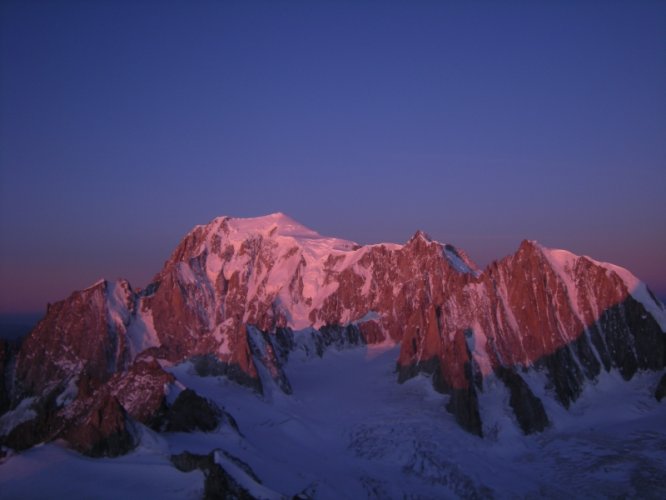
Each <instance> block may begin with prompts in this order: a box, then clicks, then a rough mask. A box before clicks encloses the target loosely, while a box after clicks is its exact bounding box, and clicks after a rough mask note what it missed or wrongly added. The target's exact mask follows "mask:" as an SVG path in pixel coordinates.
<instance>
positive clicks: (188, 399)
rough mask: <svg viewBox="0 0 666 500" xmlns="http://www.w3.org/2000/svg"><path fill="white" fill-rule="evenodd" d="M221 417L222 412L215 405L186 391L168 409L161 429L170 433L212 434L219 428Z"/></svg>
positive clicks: (192, 392) (189, 390)
mask: <svg viewBox="0 0 666 500" xmlns="http://www.w3.org/2000/svg"><path fill="white" fill-rule="evenodd" d="M221 416H222V410H220V409H219V408H218V407H217V405H216V404H215V403H213V402H212V401H209V400H208V399H206V398H202V397H201V396H199V395H198V394H197V393H196V392H194V391H193V390H192V389H185V390H184V391H182V392H181V393H180V394H179V395H178V397H177V398H176V400H175V401H174V402H173V405H172V406H171V407H170V408H169V409H168V411H167V413H166V415H165V419H164V420H165V422H164V424H163V425H162V426H161V428H162V429H164V430H166V431H168V432H191V431H195V430H201V431H204V432H210V431H212V430H215V429H216V428H217V426H218V424H219V421H220V418H221Z"/></svg>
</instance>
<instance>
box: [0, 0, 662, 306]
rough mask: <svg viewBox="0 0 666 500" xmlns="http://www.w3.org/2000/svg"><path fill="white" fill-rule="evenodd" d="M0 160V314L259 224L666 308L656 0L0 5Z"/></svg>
mask: <svg viewBox="0 0 666 500" xmlns="http://www.w3.org/2000/svg"><path fill="white" fill-rule="evenodd" d="M0 169H1V170H0V172H1V173H0V312H18V311H43V310H44V308H45V305H46V302H47V301H55V300H59V299H62V298H64V297H66V296H67V295H68V294H69V293H70V292H71V291H72V290H74V289H80V288H83V287H86V286H88V285H90V284H91V283H92V282H94V281H96V280H97V279H98V278H100V277H107V278H111V279H113V278H117V277H126V278H128V279H129V280H130V282H131V283H132V284H133V285H134V286H135V287H141V286H145V285H146V284H147V283H148V281H149V280H150V278H151V277H152V276H153V275H154V274H155V273H157V272H158V271H159V269H160V267H161V266H162V264H163V262H164V260H165V259H166V258H167V257H168V256H169V254H170V252H171V251H172V249H173V248H174V247H175V245H176V244H177V243H178V241H179V240H180V238H181V237H182V236H183V235H184V234H185V233H186V232H187V231H188V230H189V229H190V228H191V227H192V226H194V225H196V224H200V223H206V222H208V221H209V220H210V219H212V218H213V217H215V216H217V215H223V214H225V215H235V216H256V215H261V214H266V213H270V212H275V211H282V212H285V213H287V214H289V215H290V216H292V217H293V218H295V219H297V220H299V221H300V222H302V223H304V224H305V225H308V226H310V227H312V228H313V229H315V230H317V231H319V232H320V233H322V234H329V235H334V236H339V237H344V238H348V239H352V240H356V241H358V242H359V243H374V242H380V241H393V242H399V243H401V242H404V241H406V240H407V239H408V238H409V237H410V236H411V235H412V234H413V233H414V232H415V231H416V229H419V228H420V229H423V230H425V231H427V232H429V233H430V234H431V235H432V236H433V237H434V238H436V239H438V240H440V241H443V242H451V243H453V244H455V245H457V246H459V247H462V248H463V249H465V250H466V251H467V252H468V253H469V254H470V255H471V256H472V258H474V259H475V260H476V261H477V262H479V263H480V264H484V265H485V264H486V263H488V262H489V261H490V260H492V259H495V258H501V257H503V256H504V255H507V254H509V253H511V252H513V251H515V249H516V248H517V247H518V245H519V243H520V241H521V240H522V239H524V238H528V239H536V240H539V241H540V242H541V243H543V244H544V245H546V246H552V247H559V248H567V249H570V250H571V251H574V252H576V253H580V254H587V255H590V256H592V257H594V258H596V259H599V260H607V261H611V262H615V263H617V264H620V265H622V266H625V267H627V268H629V269H631V270H632V271H633V272H634V273H635V274H637V275H638V276H639V277H640V278H641V279H643V280H645V281H647V282H648V284H649V285H650V286H651V287H652V288H653V289H654V290H655V291H657V293H659V294H660V295H662V296H666V196H665V188H666V2H663V1H655V2H646V1H626V2H613V1H608V2H606V1H603V2H602V1H594V2H586V1H573V0H572V1H557V2H555V1H553V2H547V1H544V2H528V1H525V2H475V1H471V2H470V1H461V2H443V1H442V2H439V1H438V2H419V1H405V2H384V1H373V2H359V1H339V2H333V1H328V2H326V1H321V2H320V1H308V2H288V1H277V2H252V1H249V2H245V1H244V2H219V1H215V2H205V1H197V2H185V1H182V2H166V1H164V2H163V1H153V2H146V1H115V2H113V1H94V2H86V1H74V2H67V1H58V2H47V1H30V0H28V1H25V0H21V1H8V0H4V1H3V2H1V3H0Z"/></svg>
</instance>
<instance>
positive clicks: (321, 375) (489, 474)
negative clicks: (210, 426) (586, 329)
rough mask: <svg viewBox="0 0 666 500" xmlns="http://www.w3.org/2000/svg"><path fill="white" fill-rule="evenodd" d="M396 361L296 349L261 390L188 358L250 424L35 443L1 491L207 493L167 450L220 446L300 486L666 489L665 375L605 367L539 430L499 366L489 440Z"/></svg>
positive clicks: (372, 493)
mask: <svg viewBox="0 0 666 500" xmlns="http://www.w3.org/2000/svg"><path fill="white" fill-rule="evenodd" d="M396 358H397V351H396V350H395V349H393V348H389V347H383V348H357V349H353V350H347V351H339V352H338V351H327V352H326V353H325V355H324V357H323V359H319V358H311V357H307V356H305V355H304V354H303V353H301V352H296V353H294V354H293V355H292V358H291V359H290V361H289V363H288V364H287V367H286V371H287V375H288V377H289V380H290V381H291V384H292V387H293V391H294V393H293V395H291V396H287V395H285V394H283V393H282V392H280V390H279V389H277V388H275V387H274V386H271V385H270V384H268V383H267V384H265V386H266V387H267V393H266V394H265V395H264V396H261V397H260V396H257V395H255V394H253V393H252V392H250V391H249V390H247V389H245V388H242V387H239V386H237V385H235V384H233V383H231V382H229V381H227V380H226V379H223V378H215V377H209V378H200V377H197V376H196V375H194V374H193V373H192V371H191V367H190V365H189V364H187V363H186V364H183V365H180V366H177V367H175V368H173V373H174V374H175V375H176V376H177V377H178V378H179V379H180V380H181V381H182V382H183V383H184V384H185V385H187V386H188V387H191V388H193V389H195V390H196V391H197V392H199V393H200V394H202V395H205V396H207V397H209V398H211V399H214V400H215V401H216V402H218V404H219V405H220V406H224V407H225V409H226V410H227V411H228V412H229V413H231V414H232V415H233V416H234V417H235V418H236V420H237V422H238V424H239V427H240V432H241V434H238V433H237V432H235V431H234V430H233V429H231V428H230V427H228V426H226V427H222V428H220V429H219V430H218V431H217V432H215V433H212V434H204V433H194V434H182V433H176V434H166V435H157V434H155V433H153V432H151V431H149V430H147V429H143V430H142V431H141V432H142V440H141V443H142V444H141V446H140V447H139V448H138V449H137V450H136V451H135V452H133V453H132V454H130V455H127V456H125V457H121V458H118V459H100V460H93V459H88V458H84V457H82V456H80V455H78V454H76V453H73V452H71V451H69V450H66V449H64V448H63V447H62V446H60V445H59V444H50V445H44V446H40V447H36V448H33V449H32V450H29V451H27V452H25V453H22V454H20V455H16V456H13V457H10V458H9V459H7V460H6V461H5V462H4V463H2V464H1V465H0V498H47V497H48V498H54V497H69V498H92V497H94V498H119V497H122V498H198V497H200V496H201V494H202V490H203V474H202V473H201V472H198V471H195V472H190V473H182V472H179V471H178V470H176V469H175V468H174V467H172V466H171V464H170V462H169V458H168V457H169V455H171V454H174V453H179V452H181V451H184V450H188V451H191V452H194V453H206V454H207V453H209V452H210V451H212V450H213V449H216V448H219V449H222V450H224V451H226V452H228V453H230V454H232V455H234V456H236V457H238V458H240V459H241V460H243V461H244V462H246V463H248V464H249V465H250V466H251V467H252V469H253V470H254V472H256V474H257V475H258V476H259V477H260V478H261V479H262V481H263V487H261V488H259V489H258V490H255V491H266V492H270V491H277V492H280V493H282V494H284V495H287V496H289V497H291V495H294V494H296V493H299V492H306V493H307V494H309V495H311V496H312V497H314V498H331V499H333V498H335V499H340V498H403V497H408V498H446V497H500V498H503V497H516V496H518V497H542V496H546V497H563V496H565V495H569V496H571V495H573V496H575V497H589V496H591V497H609V496H625V495H627V496H632V497H641V498H665V497H666V483H664V481H663V478H664V477H666V428H664V426H663V423H664V422H665V421H666V402H662V403H661V404H659V403H657V402H656V400H655V399H654V397H653V396H652V394H653V389H654V386H655V385H656V382H657V380H658V378H659V376H660V374H644V375H641V376H637V377H635V378H634V379H633V380H632V381H630V382H624V381H622V380H621V379H620V378H619V377H616V376H615V375H607V374H604V375H602V377H601V379H600V380H599V381H598V383H597V384H596V385H594V386H589V387H588V388H587V389H586V392H585V393H584V395H583V396H582V397H581V398H580V399H579V400H578V401H577V402H576V403H575V404H574V405H572V407H571V409H570V410H569V412H567V411H566V410H564V409H563V408H561V407H559V405H558V404H557V403H550V404H551V406H549V407H548V408H547V410H548V414H549V415H550V416H551V418H552V419H553V420H554V425H553V427H551V428H550V429H549V430H547V431H546V432H545V433H543V434H540V435H535V436H530V437H525V436H522V435H521V434H520V433H519V431H518V429H517V426H516V424H515V423H514V422H513V421H512V417H511V413H510V412H508V410H507V407H508V394H506V392H505V391H504V389H503V385H502V384H500V383H495V381H494V380H493V378H492V377H490V378H489V379H487V380H486V381H485V384H486V386H485V390H484V392H483V393H482V394H481V395H480V404H481V405H482V406H483V407H484V415H489V416H487V417H485V418H486V421H485V422H484V433H485V434H486V438H485V439H483V440H482V439H479V438H477V437H474V436H472V435H469V434H467V433H465V432H463V431H461V430H460V428H459V427H458V425H457V424H456V423H455V422H454V420H453V418H452V417H451V416H450V415H449V414H448V413H447V412H446V410H445V409H444V407H445V404H446V401H447V399H448V397H447V396H443V395H441V394H438V393H436V392H434V391H433V390H432V387H431V382H430V380H429V379H427V378H425V377H417V378H415V379H412V380H410V381H408V382H406V383H405V384H403V385H398V384H397V383H396V375H395V373H394V370H395V360H396ZM534 377H538V375H534ZM527 381H528V383H529V382H530V379H529V377H527ZM532 382H534V384H531V385H533V386H534V387H537V386H538V385H539V384H537V383H536V382H537V381H536V380H532ZM271 387H273V389H271ZM547 401H553V400H552V399H551V398H546V399H544V402H547ZM228 472H230V473H231V474H233V471H232V470H228ZM267 495H268V493H267Z"/></svg>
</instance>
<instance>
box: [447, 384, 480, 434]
mask: <svg viewBox="0 0 666 500" xmlns="http://www.w3.org/2000/svg"><path fill="white" fill-rule="evenodd" d="M446 409H447V410H448V412H449V413H451V414H453V416H454V417H455V418H456V422H458V425H460V427H462V428H463V429H465V430H466V431H467V432H469V433H471V434H476V435H477V436H479V437H483V423H482V422H481V415H480V414H479V398H478V396H477V394H476V390H475V389H474V386H473V385H471V384H470V385H469V386H467V388H465V389H453V390H452V391H451V398H450V399H449V402H448V403H447V405H446Z"/></svg>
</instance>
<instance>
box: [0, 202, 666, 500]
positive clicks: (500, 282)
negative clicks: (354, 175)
mask: <svg viewBox="0 0 666 500" xmlns="http://www.w3.org/2000/svg"><path fill="white" fill-rule="evenodd" d="M359 349H361V350H363V351H364V352H368V353H371V352H378V353H384V354H383V355H382V356H383V357H382V359H385V360H386V362H387V363H388V365H383V366H391V370H390V371H389V372H388V373H383V374H382V375H381V376H382V383H390V384H394V385H395V386H396V388H395V389H387V390H391V391H393V390H396V391H398V390H402V389H399V388H398V386H400V385H401V386H404V387H412V385H410V384H414V383H420V382H418V381H420V380H427V381H428V384H430V390H432V394H431V396H429V397H435V398H438V399H437V400H438V401H439V402H441V406H440V407H439V408H440V410H439V411H440V412H441V415H439V416H437V417H435V418H441V419H442V420H443V421H446V420H447V419H450V420H451V421H453V422H455V423H456V424H457V425H458V426H459V428H460V431H461V432H462V431H466V433H465V434H466V435H467V434H468V435H469V437H468V438H464V439H484V440H486V441H493V440H497V434H498V432H499V431H498V427H497V422H498V420H497V418H498V417H497V415H498V413H497V412H499V413H500V414H501V415H503V417H502V421H503V422H504V424H505V425H507V426H511V427H513V428H514V429H515V432H516V433H518V434H522V435H528V436H529V435H537V436H538V435H548V433H549V432H554V430H553V429H554V428H555V430H556V429H557V427H558V422H557V420H558V418H560V417H559V416H560V415H562V414H563V412H564V413H566V412H567V410H570V409H572V408H575V407H576V405H577V403H578V402H579V400H580V399H581V398H583V396H584V395H585V394H586V391H589V390H590V389H589V388H590V387H594V386H595V385H597V384H599V383H600V381H601V380H605V377H614V380H617V384H616V385H618V384H619V385H622V384H627V387H633V386H632V385H631V383H632V380H638V379H640V380H649V381H648V382H645V383H646V384H647V385H646V389H645V390H646V391H648V392H649V397H650V398H652V399H653V400H654V401H655V403H650V404H657V405H658V403H656V402H657V401H660V400H661V398H662V397H663V396H664V395H665V393H666V375H664V374H663V371H664V367H665V366H666V308H664V305H663V304H662V303H661V302H660V301H659V300H658V299H657V298H656V297H655V296H654V294H653V293H652V292H651V291H650V289H649V288H648V287H647V286H646V285H645V284H644V283H642V282H641V281H640V280H638V279H637V278H636V277H635V276H633V275H632V274H631V273H630V272H629V271H627V270H626V269H623V268H621V267H619V266H615V265H612V264H608V263H603V262H598V261H595V260H593V259H592V258H589V257H586V256H577V255H574V254H572V253H570V252H567V251H565V250H556V249H550V248H545V247H544V246H542V245H540V244H539V243H537V242H535V241H529V240H525V241H523V242H522V243H521V244H520V247H519V248H518V250H517V251H516V252H515V253H514V254H512V255H509V256H507V257H505V258H503V259H501V260H499V261H495V262H492V263H491V264H490V265H488V266H487V267H485V268H483V269H480V268H479V267H477V266H476V265H475V264H474V262H472V260H471V259H470V258H469V257H468V256H467V254H466V253H465V252H464V251H463V250H461V249H458V248H455V247H454V246H452V245H449V244H442V243H439V242H437V241H433V240H432V239H431V238H430V237H429V236H428V235H427V234H426V233H424V232H422V231H418V232H416V233H415V234H414V236H413V237H412V238H411V239H410V240H409V241H408V242H407V243H405V244H404V245H397V244H389V243H384V244H375V245H365V246H361V245H358V244H356V243H354V242H351V241H346V240H342V239H337V238H330V237H324V236H321V235H320V234H318V233H317V232H315V231H313V230H311V229H309V228H306V227H305V226H303V225H301V224H299V223H298V222H296V221H294V220H293V219H291V218H289V217H288V216H286V215H284V214H281V213H276V214H271V215H267V216H264V217H257V218H250V219H239V218H231V217H218V218H216V219H214V220H213V221H211V222H210V223H208V224H206V225H202V226H196V227H195V228H194V229H192V231H190V232H189V233H188V234H187V235H186V236H185V237H184V238H183V239H182V241H181V242H180V243H179V245H178V246H177V247H176V249H175V250H174V251H173V253H172V255H171V257H170V258H169V259H168V260H167V262H166V263H165V264H164V266H163V268H162V270H161V271H160V272H159V273H158V274H157V275H156V276H155V277H154V279H153V280H152V281H151V283H150V284H149V285H148V286H146V287H145V288H143V289H134V288H133V287H132V286H131V285H130V284H129V283H128V282H127V281H124V280H118V281H115V282H110V281H106V280H101V281H99V282H97V283H95V284H93V285H92V286H90V287H89V288H87V289H85V290H81V291H76V292H74V293H72V294H71V295H70V296H69V297H68V298H66V299H65V300H63V301H61V302H57V303H54V304H50V305H49V306H48V308H47V313H46V315H45V317H44V318H43V319H42V320H41V321H40V322H39V324H38V325H37V326H36V327H35V328H34V330H32V331H31V332H30V334H29V335H28V336H27V337H26V338H25V339H24V340H23V341H22V342H21V343H20V344H18V343H12V342H6V341H0V374H1V375H2V379H0V414H2V416H1V417H0V444H1V445H2V452H1V453H2V454H3V455H5V459H4V460H5V461H6V462H7V464H9V463H11V462H12V461H15V460H17V459H16V457H18V456H20V455H21V454H22V453H25V451H24V450H29V449H30V448H31V447H33V446H35V445H37V444H39V443H43V442H55V443H63V446H65V447H67V448H71V449H73V450H76V451H77V452H79V453H82V454H85V455H89V456H93V457H101V456H105V457H117V456H122V455H125V454H127V453H137V451H136V450H138V449H140V448H141V446H143V444H142V443H144V441H145V440H146V439H147V438H146V435H148V434H146V433H148V432H150V433H156V435H157V436H162V435H174V434H173V433H187V432H189V433H195V434H197V435H200V434H201V435H204V434H206V433H211V432H212V433H215V432H219V429H220V428H222V427H223V428H225V429H227V430H228V431H229V432H233V433H236V434H234V435H235V436H237V437H238V439H240V440H243V439H248V436H246V435H245V434H244V431H243V428H244V422H243V419H241V418H240V417H239V415H237V414H234V412H233V411H231V410H230V408H229V407H230V406H233V403H230V402H229V401H231V400H229V399H227V393H228V394H238V393H239V391H241V392H242V393H243V394H245V396H242V397H250V396H248V394H249V395H252V396H251V397H253V398H258V399H260V400H262V401H264V402H266V401H268V402H271V401H274V400H275V399H276V398H280V401H282V398H287V399H289V398H292V400H297V399H298V398H299V392H298V390H297V386H298V383H295V382H294V380H295V379H297V380H300V378H299V377H300V375H299V374H298V373H296V374H292V375H290V370H291V371H292V372H293V370H292V369H290V368H289V367H290V365H292V363H295V361H293V360H294V359H301V360H310V361H308V363H311V362H312V360H314V359H320V358H327V357H328V358H331V357H335V356H337V354H332V353H340V352H347V351H349V352H356V351H358V350H359ZM386 356H390V357H392V359H388V358H386ZM294 366H295V365H294ZM308 366H310V365H308ZM344 366H345V361H341V367H342V368H344ZM369 366H370V365H369ZM184 367H186V368H184ZM328 369H329V370H332V371H331V372H330V373H333V374H334V373H335V367H334V366H332V365H331V366H329V368H328ZM332 376H333V377H335V376H336V375H332ZM361 376H362V375H361ZM341 377H342V378H344V375H341ZM646 377H647V378H646ZM199 379H201V380H224V381H225V382H224V385H223V387H224V388H225V389H224V390H222V389H220V391H221V392H220V393H219V399H217V400H216V397H212V396H211V394H210V393H207V391H208V389H210V387H208V386H206V387H208V389H203V390H197V387H198V384H199V382H197V380H199ZM641 383H642V382H641ZM353 386H354V384H351V385H350V387H352V388H353ZM358 386H359V387H365V386H366V384H365V383H364V382H362V381H359V382H358ZM231 387H234V388H233V389H230V388H231ZM349 390H353V389H349ZM613 390H617V391H621V390H623V389H613ZM225 391H226V392H225ZM611 392H612V391H611ZM618 394H619V393H618ZM493 398H494V399H493ZM224 401H226V402H227V403H224ZM490 401H494V403H492V404H490V403H489V402H490ZM277 404H282V403H277ZM285 404H286V403H285ZM289 404H292V403H289ZM396 404H398V405H399V404H400V403H396ZM657 407H658V408H660V406H657ZM418 410H419V409H418V407H417V408H414V411H418ZM350 411H353V409H350ZM660 411H662V412H663V410H660ZM241 413H242V412H241ZM216 429H217V430H216ZM225 432H226V431H225ZM346 432H347V431H346ZM350 432H352V434H351V437H350V439H351V440H352V443H353V442H354V439H357V440H358V439H361V438H362V436H361V435H359V434H358V432H359V428H358V426H356V427H354V430H353V431H350ZM165 433H166V434H165ZM296 434H298V432H297V433H296ZM151 435H152V434H151ZM349 436H350V435H348V437H349ZM366 437H367V436H366ZM295 439H297V437H296V438H295ZM524 439H529V438H527V437H526V438H524ZM350 446H351V445H350ZM208 451H210V453H204V454H194V453H190V452H189V451H183V452H182V453H180V454H173V456H172V457H171V461H172V462H173V463H174V464H175V467H176V468H177V469H179V470H184V471H192V470H199V471H202V474H203V475H204V477H205V482H206V490H205V491H206V492H207V493H206V494H209V492H210V491H215V488H217V489H218V490H219V491H227V492H229V491H231V492H235V493H233V494H235V495H241V496H242V495H249V496H254V497H257V496H258V497H270V496H271V495H278V496H280V495H285V494H288V495H293V494H301V495H302V496H303V497H309V496H310V497H317V498H319V497H326V496H327V494H326V492H325V490H319V492H318V491H317V489H316V488H314V487H311V488H310V489H308V484H306V483H304V484H303V485H302V488H301V489H298V488H296V486H293V487H291V489H288V490H285V489H284V487H283V485H282V484H280V481H279V480H276V481H273V483H272V484H270V487H269V486H266V485H264V484H263V483H262V481H261V480H260V478H259V476H258V475H256V474H255V473H254V472H253V466H254V464H251V463H249V462H248V461H247V457H248V456H249V457H252V456H254V455H252V454H249V455H248V456H246V457H245V460H241V459H240V458H238V457H237V456H235V455H232V454H231V453H230V452H228V451H225V450H222V449H216V450H214V451H213V450H208ZM423 453H426V452H423ZM423 453H421V454H418V453H417V454H416V455H417V456H419V457H421V458H420V460H422V459H423V458H422V457H423V456H424V455H423ZM426 455H427V453H426ZM662 459H664V457H663V455H662V456H661V457H660V460H662ZM665 462H666V461H665ZM7 464H5V466H6V465H7ZM402 470H406V469H404V468H403V469H402ZM0 472H1V468H0ZM0 476H1V473H0ZM364 477H365V476H364ZM447 477H449V476H447ZM456 477H457V476H456ZM460 477H463V476H460ZM367 481H370V482H369V483H367V484H365V483H364V484H365V486H367V487H366V488H365V489H364V490H363V491H365V493H367V495H368V496H372V494H371V493H372V492H373V491H374V492H375V493H376V496H380V497H381V496H384V494H385V495H387V496H389V497H391V496H393V494H394V492H392V491H388V490H386V489H382V487H381V479H376V478H374V479H372V480H370V479H368V480H367ZM367 481H366V482H367ZM373 481H375V482H377V481H379V482H377V484H375V483H373ZM456 481H458V483H460V481H462V482H463V483H464V480H463V479H460V478H459V479H458V480H454V479H451V478H450V477H449V479H447V484H446V485H445V486H446V487H447V488H449V491H452V492H453V494H454V495H456V496H460V495H462V496H468V495H467V494H468V493H469V494H470V495H471V496H475V495H476V496H488V495H490V496H493V495H492V490H491V489H487V488H486V489H484V488H482V487H478V485H474V484H473V485H472V486H469V488H467V487H466V486H465V487H464V488H463V489H462V490H457V489H456V487H454V486H455V485H454V483H455V484H458V483H456ZM433 484H435V486H436V485H437V482H436V481H435V483H433ZM368 485H370V486H368ZM373 485H374V486H373ZM452 485H453V486H452ZM440 486H441V485H440ZM458 486H460V484H458ZM461 487H462V486H461ZM281 488H282V489H281ZM313 488H314V489H313ZM452 488H453V489H452ZM465 488H467V489H465ZM470 488H471V489H470ZM429 491H430V490H429ZM646 491H648V492H649V491H652V490H650V489H648V490H646ZM278 492H279V493H278ZM382 492H383V494H382ZM461 492H462V493H461ZM402 493H403V494H407V493H408V492H402ZM472 493H473V495H472ZM428 494H430V493H427V494H426V496H427V495H428ZM330 496H335V495H334V494H333V493H331V494H330ZM417 496H418V495H417Z"/></svg>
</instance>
